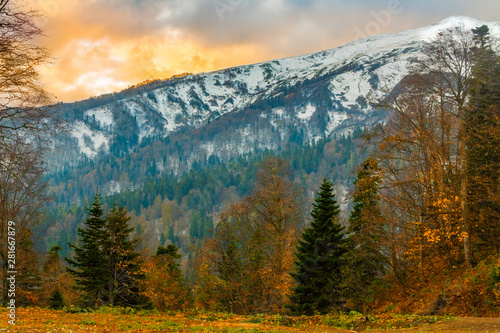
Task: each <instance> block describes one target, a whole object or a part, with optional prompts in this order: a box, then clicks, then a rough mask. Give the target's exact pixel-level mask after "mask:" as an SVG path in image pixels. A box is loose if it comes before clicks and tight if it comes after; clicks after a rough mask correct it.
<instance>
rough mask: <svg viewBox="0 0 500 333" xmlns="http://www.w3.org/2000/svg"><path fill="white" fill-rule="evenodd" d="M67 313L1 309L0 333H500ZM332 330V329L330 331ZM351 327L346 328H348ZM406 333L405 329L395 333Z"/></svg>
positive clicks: (489, 323) (495, 322) (464, 322)
mask: <svg viewBox="0 0 500 333" xmlns="http://www.w3.org/2000/svg"><path fill="white" fill-rule="evenodd" d="M100 312H101V313H67V312H64V311H51V310H47V309H39V308H20V309H17V318H16V326H12V325H9V324H8V323H7V310H6V309H4V308H3V309H1V311H0V316H1V317H3V318H4V319H3V320H2V321H0V331H4V332H243V333H245V332H360V331H364V330H366V331H370V332H486V331H488V332H490V333H491V332H500V319H498V318H490V319H488V318H460V319H450V318H448V319H446V318H441V317H418V316H400V317H387V318H381V317H377V318H371V319H370V320H369V321H368V322H366V321H364V320H361V321H360V318H359V316H357V317H356V316H354V317H353V316H351V317H344V318H337V317H333V316H331V317H320V316H316V317H308V318H306V317H300V318H296V317H294V318H290V317H281V316H260V315H259V316H236V315H231V314H217V313H203V312H201V313H200V312H191V313H189V312H188V313H183V314H172V315H166V314H160V313H156V312H139V313H134V314H125V313H120V312H121V310H118V309H116V310H106V311H100ZM332 326H336V327H332ZM348 326H351V327H348ZM400 327H405V328H400Z"/></svg>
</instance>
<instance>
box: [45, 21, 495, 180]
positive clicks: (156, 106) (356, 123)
mask: <svg viewBox="0 0 500 333" xmlns="http://www.w3.org/2000/svg"><path fill="white" fill-rule="evenodd" d="M483 24H487V25H488V26H490V29H491V34H492V35H493V36H494V37H495V38H500V23H498V22H483V21H479V20H475V19H472V18H469V17H450V18H447V19H445V20H442V21H440V22H437V23H435V24H433V25H431V26H428V27H423V28H417V29H411V30H406V31H403V32H401V33H398V34H384V35H379V36H371V37H367V38H364V39H361V40H358V41H354V42H351V43H348V44H345V45H342V46H339V47H336V48H332V49H328V50H323V51H320V52H316V53H310V54H306V55H301V56H295V57H287V58H282V59H276V60H271V61H266V62H260V63H256V64H249V65H243V66H236V67H231V68H226V69H221V70H217V71H214V72H207V73H198V74H191V75H187V76H179V77H173V78H171V79H168V80H162V81H154V82H152V83H149V84H146V85H141V86H138V87H135V88H129V89H126V90H124V91H122V92H119V93H114V94H108V95H104V96H101V97H96V98H91V99H87V100H84V101H80V102H74V103H69V104H60V105H58V107H59V108H61V110H62V113H63V114H64V115H65V116H66V118H67V119H68V120H69V122H70V123H71V130H70V135H69V136H68V137H67V138H66V140H63V141H62V142H60V143H59V144H58V145H56V150H55V154H54V155H53V156H52V162H53V165H54V166H55V167H56V168H57V167H59V168H61V167H63V166H65V165H66V166H67V165H73V166H75V165H77V164H78V163H79V162H80V161H81V160H82V159H83V160H86V159H91V160H93V159H99V157H105V156H107V155H114V156H122V157H123V156H126V155H128V154H131V153H132V152H134V151H135V152H136V153H137V152H139V153H138V154H142V153H141V146H147V145H148V144H150V143H153V142H157V144H156V145H157V146H160V147H161V149H157V151H158V152H157V153H148V155H147V157H146V155H144V157H145V158H146V159H148V160H150V163H152V162H151V160H152V161H155V163H154V164H155V168H156V169H157V172H160V173H161V172H165V171H167V172H173V173H174V174H182V173H184V172H187V171H189V169H190V168H191V167H192V165H193V163H195V162H196V163H198V164H200V163H201V164H206V163H208V160H209V159H210V157H211V156H215V157H216V158H219V159H221V160H226V161H227V160H229V159H231V158H234V157H237V156H238V155H241V156H244V155H245V154H249V153H252V152H255V151H258V150H266V149H268V150H275V149H279V148H280V147H281V148H284V147H286V145H287V144H288V143H289V142H290V141H294V140H295V141H296V142H295V141H294V142H295V143H296V144H299V145H300V144H304V143H306V142H314V141H317V140H319V139H320V138H323V137H330V136H332V135H333V134H335V133H336V134H338V135H346V134H349V133H352V131H353V130H354V129H355V128H356V127H359V128H365V127H366V126H372V125H374V124H376V123H378V122H380V121H383V119H384V117H385V113H384V110H382V109H377V108H375V107H374V106H373V105H371V103H370V102H371V101H373V100H375V101H376V100H380V99H382V98H383V97H384V96H386V95H387V93H388V92H389V91H390V90H391V89H393V88H394V87H395V86H396V85H397V84H398V83H399V82H401V80H402V79H403V78H404V77H405V76H406V75H407V66H408V64H409V63H410V62H411V61H412V60H413V59H414V58H416V57H418V56H419V50H420V48H421V47H422V45H423V43H426V42H428V41H430V40H432V39H433V38H435V36H436V35H437V33H438V32H439V31H442V30H444V29H448V28H454V27H461V28H463V29H465V30H467V29H472V28H474V27H477V26H480V25H483ZM384 88H386V89H384ZM158 142H159V143H158ZM179 147H182V148H179ZM142 150H145V149H142ZM123 172H124V173H125V172H127V171H126V170H123Z"/></svg>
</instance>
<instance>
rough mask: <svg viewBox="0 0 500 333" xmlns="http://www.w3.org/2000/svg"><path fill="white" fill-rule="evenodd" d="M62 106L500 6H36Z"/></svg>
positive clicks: (51, 80)
mask: <svg viewBox="0 0 500 333" xmlns="http://www.w3.org/2000/svg"><path fill="white" fill-rule="evenodd" d="M32 1H33V3H34V6H35V7H36V8H37V9H38V10H39V11H40V12H41V14H42V15H43V16H42V17H40V19H39V22H38V24H39V25H40V26H41V27H43V29H44V33H45V37H44V38H42V39H41V40H40V41H38V43H40V44H41V45H43V46H45V47H47V48H48V49H50V51H51V53H52V56H53V57H54V61H53V64H51V65H48V66H45V67H43V68H42V69H41V73H42V76H43V81H44V83H45V85H46V88H47V90H48V91H49V92H50V93H52V94H53V95H54V96H55V98H57V100H58V101H73V100H79V99H83V98H87V97H90V96H95V95H98V94H102V93H107V92H113V91H119V90H121V89H124V88H126V87H128V86H130V85H133V84H135V83H138V82H141V81H144V80H146V79H149V78H167V77H170V76H172V75H174V74H179V73H184V72H190V73H197V72H204V71H212V70H216V69H221V68H226V67H231V66H236V65H243V64H249V63H255V62H260V61H265V60H270V59H276V58H282V57H288V56H294V55H300V54H306V53H311V52H316V51H320V50H324V49H328V48H332V47H336V46H339V45H342V44H345V43H348V42H351V41H354V40H357V39H359V38H362V37H365V36H369V35H374V34H380V33H396V32H399V31H402V30H405V29H409V28H417V27H421V26H426V25H430V24H432V23H435V22H438V21H440V20H442V19H444V18H446V17H448V16H452V15H466V16H471V17H474V18H477V19H481V20H485V21H500V1H498V0H475V1H471V0H32Z"/></svg>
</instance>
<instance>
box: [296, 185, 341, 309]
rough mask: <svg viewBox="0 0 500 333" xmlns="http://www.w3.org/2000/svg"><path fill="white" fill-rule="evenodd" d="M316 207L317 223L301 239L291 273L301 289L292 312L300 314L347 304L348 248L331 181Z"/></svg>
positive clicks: (313, 214)
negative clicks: (346, 263) (344, 277)
mask: <svg viewBox="0 0 500 333" xmlns="http://www.w3.org/2000/svg"><path fill="white" fill-rule="evenodd" d="M313 207H314V208H313V211H312V213H311V216H312V217H313V220H312V222H311V225H310V226H309V227H308V228H306V230H305V231H304V233H303V235H302V237H301V239H300V240H299V244H298V246H297V253H296V257H297V259H296V261H295V272H294V273H292V274H291V275H292V277H293V279H294V280H295V281H296V283H297V286H296V287H295V289H294V291H293V294H292V296H291V301H292V304H291V306H290V310H291V311H292V312H293V313H294V314H299V315H313V314H314V313H316V312H318V313H322V314H324V313H328V312H329V311H331V310H334V309H337V310H339V309H340V308H342V306H343V303H344V295H343V294H344V286H343V285H344V283H343V279H342V268H343V266H344V259H343V256H344V254H345V253H346V252H347V248H346V244H345V240H344V239H343V238H344V231H343V227H342V226H341V225H340V224H339V223H338V215H339V212H340V210H339V206H338V205H337V202H336V200H335V195H334V194H333V184H332V183H331V182H330V181H327V180H326V179H324V180H323V183H322V184H321V187H320V191H319V192H318V195H317V198H316V199H315V203H314V204H313Z"/></svg>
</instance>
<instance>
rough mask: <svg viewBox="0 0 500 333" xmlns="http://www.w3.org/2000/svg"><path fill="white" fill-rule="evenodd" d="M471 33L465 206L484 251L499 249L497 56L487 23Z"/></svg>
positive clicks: (499, 60) (499, 100)
mask: <svg viewBox="0 0 500 333" xmlns="http://www.w3.org/2000/svg"><path fill="white" fill-rule="evenodd" d="M473 33H474V37H475V41H476V48H475V58H476V61H475V66H474V78H473V80H472V89H471V98H470V107H469V108H468V109H467V112H466V113H465V117H464V122H465V125H466V132H467V136H466V156H465V158H466V163H465V164H466V171H467V173H466V175H467V196H468V197H467V202H468V207H467V209H468V211H469V214H468V216H469V218H470V219H471V224H472V225H475V226H477V230H476V234H477V237H478V242H476V245H477V246H478V247H479V250H480V252H483V253H485V252H486V254H487V253H488V252H489V251H491V250H493V251H494V252H498V251H499V250H500V226H499V224H498V220H499V218H500V176H499V175H500V150H499V149H498V147H499V146H500V58H499V57H498V56H497V55H496V54H495V52H494V51H493V50H492V49H491V46H490V40H489V29H488V27H487V26H482V27H479V28H477V29H473ZM473 236H475V235H473ZM485 250H486V251H485Z"/></svg>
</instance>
